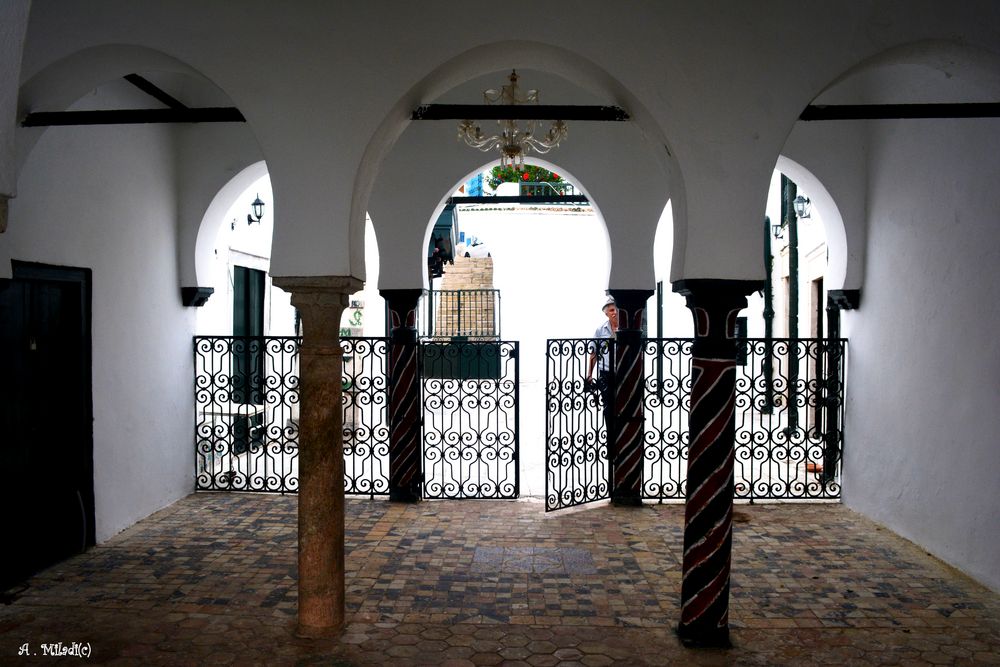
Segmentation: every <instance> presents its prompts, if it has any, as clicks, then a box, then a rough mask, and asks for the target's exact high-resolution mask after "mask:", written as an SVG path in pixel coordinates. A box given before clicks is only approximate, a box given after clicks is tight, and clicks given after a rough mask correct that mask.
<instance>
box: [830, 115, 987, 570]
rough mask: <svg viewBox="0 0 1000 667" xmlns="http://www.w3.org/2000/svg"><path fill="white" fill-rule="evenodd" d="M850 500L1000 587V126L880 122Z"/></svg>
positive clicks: (848, 438)
mask: <svg viewBox="0 0 1000 667" xmlns="http://www.w3.org/2000/svg"><path fill="white" fill-rule="evenodd" d="M869 171H870V174H871V183H870V187H869V198H870V203H869V206H870V222H869V242H870V247H869V252H868V258H869V259H868V266H867V269H866V275H867V280H866V283H865V288H864V292H863V295H862V303H861V308H860V310H858V311H856V312H848V313H845V318H844V319H845V333H847V334H849V336H850V341H851V342H850V350H849V367H848V373H849V379H848V398H847V413H846V418H845V427H846V434H845V445H844V447H845V453H844V494H843V495H844V502H845V504H847V505H848V506H850V507H852V508H854V509H856V510H858V511H860V512H862V513H864V514H866V515H868V516H870V517H871V518H873V519H875V520H876V521H880V522H882V523H884V524H885V525H887V526H888V527H889V528H891V529H892V530H894V531H896V532H898V533H899V534H901V535H903V536H904V537H907V538H909V539H911V540H913V541H914V542H917V543H918V544H920V545H921V546H922V547H923V548H925V549H927V550H928V551H929V552H931V553H933V554H935V555H936V556H938V557H940V558H942V559H944V560H945V561H947V562H949V563H951V564H953V565H955V566H957V567H958V568H960V569H962V570H964V571H965V572H967V573H969V574H970V575H972V576H973V577H975V578H977V579H979V580H980V581H982V582H984V583H986V584H987V585H989V586H991V587H992V588H994V589H1000V566H998V564H1000V531H998V530H997V516H998V514H997V512H998V508H1000V475H997V472H996V463H997V454H998V452H997V444H996V443H997V433H998V432H1000V410H998V409H997V406H1000V379H998V378H1000V338H998V337H997V334H996V323H997V322H998V321H1000V305H998V301H997V298H996V296H997V295H996V286H997V285H998V284H1000V234H998V233H997V229H998V223H1000V220H998V211H1000V190H998V189H997V187H996V175H997V173H1000V121H998V120H954V121H881V122H878V123H874V124H873V131H872V147H871V158H870V165H869Z"/></svg>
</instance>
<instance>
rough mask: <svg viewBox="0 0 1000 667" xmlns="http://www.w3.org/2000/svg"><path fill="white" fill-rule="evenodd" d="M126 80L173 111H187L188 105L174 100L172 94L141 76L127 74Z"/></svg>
mask: <svg viewBox="0 0 1000 667" xmlns="http://www.w3.org/2000/svg"><path fill="white" fill-rule="evenodd" d="M125 80H126V81H128V82H129V83H131V84H132V85H133V86H135V87H136V88H138V89H139V90H141V91H142V92H144V93H146V94H147V95H149V96H151V97H152V98H153V99H155V100H159V101H160V102H163V103H164V104H166V105H167V106H168V107H170V108H171V109H187V108H188V107H187V105H186V104H184V103H183V102H181V101H180V100H178V99H176V98H174V97H173V96H171V95H170V93H168V92H166V91H165V90H163V89H162V88H160V87H159V86H157V85H156V84H155V83H153V82H152V81H150V80H149V79H146V78H144V77H141V76H139V75H138V74H126V75H125Z"/></svg>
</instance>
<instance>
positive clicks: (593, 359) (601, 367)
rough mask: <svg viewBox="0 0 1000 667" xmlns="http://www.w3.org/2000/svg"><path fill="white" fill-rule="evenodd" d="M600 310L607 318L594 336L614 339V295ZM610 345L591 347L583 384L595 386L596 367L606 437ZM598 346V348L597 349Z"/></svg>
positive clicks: (616, 311)
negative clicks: (602, 404)
mask: <svg viewBox="0 0 1000 667" xmlns="http://www.w3.org/2000/svg"><path fill="white" fill-rule="evenodd" d="M601 310H603V311H604V314H605V316H607V318H608V319H607V320H606V321H604V322H603V323H602V324H601V326H599V327H597V331H595V332H594V338H601V339H611V340H614V338H615V332H616V331H618V306H617V305H615V300H614V297H611V296H609V297H608V300H607V301H605V302H604V306H602V308H601ZM610 347H611V346H610V345H609V344H608V343H607V342H606V341H605V342H602V343H600V344H599V345H598V346H594V347H592V348H591V352H590V364H589V365H588V367H587V379H586V381H585V382H584V386H585V387H587V388H588V389H593V388H595V383H594V379H593V376H594V367H595V366H596V367H597V382H596V389H597V390H598V391H600V392H601V401H602V402H603V403H604V426H605V428H606V429H608V431H609V433H608V437H611V434H610V427H609V417H610V413H611V409H612V406H611V384H612V383H611V354H610ZM598 348H599V349H598Z"/></svg>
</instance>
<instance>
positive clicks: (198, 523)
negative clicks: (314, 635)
mask: <svg viewBox="0 0 1000 667" xmlns="http://www.w3.org/2000/svg"><path fill="white" fill-rule="evenodd" d="M347 511H348V516H347V536H348V538H347V539H348V555H347V568H348V571H347V604H348V624H347V627H346V629H345V631H344V633H343V635H342V636H341V637H340V638H339V640H305V639H298V638H296V637H294V635H293V632H292V631H293V627H294V614H295V601H296V589H295V576H296V566H295V562H296V551H295V549H296V545H295V542H296V538H295V525H296V521H295V513H296V499H295V498H294V497H278V496H248V495H215V494H200V495H193V496H190V497H188V498H185V499H183V500H181V501H180V502H178V503H176V504H174V505H172V506H171V507H169V508H167V509H165V510H163V511H161V512H159V513H157V514H155V515H154V516H152V517H150V518H148V519H146V520H145V521H142V522H140V523H139V524H137V525H136V526H134V527H132V528H131V529H129V530H127V531H125V532H124V533H122V534H121V535H119V536H118V537H116V538H114V539H113V540H111V541H109V542H108V543H106V544H103V545H101V546H98V547H97V548H94V549H92V550H91V551H89V552H88V553H86V554H84V555H81V556H78V557H76V558H74V559H72V560H70V561H68V562H66V563H64V564H62V565H59V566H57V567H55V568H52V569H51V570H48V571H46V572H44V573H42V574H41V575H39V576H37V577H35V578H34V579H32V580H31V582H30V588H28V589H27V590H26V591H25V592H24V593H23V594H22V595H21V596H20V597H19V598H18V599H17V600H16V602H14V603H13V604H11V605H9V606H4V607H0V664H15V665H16V664H32V663H34V664H46V665H49V664H57V663H58V662H60V661H59V660H56V659H54V658H52V657H46V656H43V655H41V654H42V651H43V644H51V643H55V642H62V644H63V647H64V648H73V647H74V644H73V643H74V642H78V643H80V644H81V645H82V646H84V647H89V650H90V652H91V654H90V657H89V659H80V658H77V657H72V656H69V657H65V658H63V660H62V661H64V662H66V663H68V664H109V665H157V664H159V665H209V664H233V665H253V664H260V665H294V664H299V665H416V664H421V665H456V666H457V665H496V664H509V665H536V666H542V665H611V664H620V665H668V664H676V665H689V664H706V665H726V664H747V665H810V664H830V665H854V664H903V665H915V664H967V665H971V664H1000V595H997V594H995V593H991V592H989V591H988V590H986V589H984V588H983V587H981V586H978V585H977V584H975V583H973V582H972V581H970V580H969V579H967V578H966V577H964V576H963V575H961V574H959V573H957V572H955V571H954V570H952V569H950V568H948V567H946V566H944V565H942V564H941V563H940V562H939V561H937V560H935V559H933V558H931V557H929V556H928V555H927V554H925V553H923V552H922V551H921V550H920V549H918V548H917V547H915V546H914V545H912V544H910V543H908V542H906V541H904V540H902V539H900V538H898V537H897V536H895V535H893V534H892V533H890V532H889V531H887V530H884V529H880V528H879V527H877V526H876V525H874V524H872V523H870V522H868V521H867V520H865V519H863V518H861V517H859V516H857V515H855V514H853V513H852V512H850V511H849V510H846V509H844V508H843V507H841V506H839V505H757V506H739V508H738V514H737V523H736V525H735V537H734V561H733V581H732V584H733V588H732V596H731V600H732V604H731V612H730V616H731V625H732V637H733V643H734V647H733V648H732V649H730V650H728V651H721V650H711V651H707V650H690V649H684V648H683V647H682V646H681V645H680V643H679V642H678V641H677V639H676V637H675V636H674V627H675V625H676V623H677V619H678V594H679V589H680V552H681V534H682V521H683V507H681V506H678V505H647V506H644V507H642V508H613V507H610V506H608V505H597V506H590V507H585V508H578V509H575V510H570V511H565V512H559V513H555V514H549V515H546V514H545V513H544V512H543V511H542V506H541V504H540V503H538V502H534V501H521V502H502V501H452V502H424V503H420V504H417V505H397V504H390V503H388V502H387V501H384V500H374V501H369V500H350V501H349V502H348V505H347ZM25 645H27V646H26V647H27V650H28V651H29V652H34V653H37V654H38V655H36V656H35V657H34V658H32V657H30V656H26V657H18V652H19V650H20V649H21V648H22V647H24V646H25Z"/></svg>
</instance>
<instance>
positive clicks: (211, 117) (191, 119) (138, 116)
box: [21, 107, 247, 127]
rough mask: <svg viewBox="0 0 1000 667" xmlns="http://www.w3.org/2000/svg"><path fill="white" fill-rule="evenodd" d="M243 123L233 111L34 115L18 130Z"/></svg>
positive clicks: (118, 110)
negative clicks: (96, 126) (23, 128)
mask: <svg viewBox="0 0 1000 667" xmlns="http://www.w3.org/2000/svg"><path fill="white" fill-rule="evenodd" d="M246 120H247V119H246V118H244V117H243V114H242V113H240V110H239V109H237V108H236V107H205V108H202V109H189V108H187V107H184V108H183V109H105V110H98V111H36V112H35V113H29V114H28V115H27V116H25V117H24V120H22V121H21V127H53V126H66V125H133V124H145V123H245V122H246Z"/></svg>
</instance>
